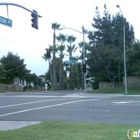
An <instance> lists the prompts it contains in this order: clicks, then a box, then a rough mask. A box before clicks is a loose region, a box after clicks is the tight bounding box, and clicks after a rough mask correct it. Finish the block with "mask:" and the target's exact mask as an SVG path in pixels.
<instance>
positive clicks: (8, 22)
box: [0, 16, 12, 27]
mask: <svg viewBox="0 0 140 140" xmlns="http://www.w3.org/2000/svg"><path fill="white" fill-rule="evenodd" d="M0 24H3V25H6V26H8V27H12V20H10V19H8V18H5V17H2V16H0Z"/></svg>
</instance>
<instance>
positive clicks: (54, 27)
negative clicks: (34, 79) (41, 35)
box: [51, 23, 60, 90]
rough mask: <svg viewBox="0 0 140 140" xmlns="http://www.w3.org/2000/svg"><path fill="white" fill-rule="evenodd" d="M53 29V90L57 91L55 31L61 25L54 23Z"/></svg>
mask: <svg viewBox="0 0 140 140" xmlns="http://www.w3.org/2000/svg"><path fill="white" fill-rule="evenodd" d="M51 27H52V29H53V48H52V49H53V50H52V52H53V58H52V65H53V68H52V70H53V75H52V83H51V84H52V90H56V89H57V78H56V56H55V53H56V52H55V51H54V50H55V49H56V44H55V39H56V35H55V31H56V30H58V29H59V27H60V24H57V23H52V26H51Z"/></svg>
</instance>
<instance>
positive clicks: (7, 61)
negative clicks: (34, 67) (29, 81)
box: [0, 52, 30, 83]
mask: <svg viewBox="0 0 140 140" xmlns="http://www.w3.org/2000/svg"><path fill="white" fill-rule="evenodd" d="M0 63H1V65H2V67H3V68H4V69H5V70H6V75H5V77H6V83H13V81H14V78H16V77H18V78H20V79H24V77H25V75H26V74H28V73H29V72H30V70H27V69H26V64H24V59H21V58H20V57H19V56H18V55H13V54H12V52H9V53H8V54H7V56H3V57H2V58H1V59H0Z"/></svg>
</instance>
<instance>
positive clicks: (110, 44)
mask: <svg viewBox="0 0 140 140" xmlns="http://www.w3.org/2000/svg"><path fill="white" fill-rule="evenodd" d="M95 13H96V16H95V17H94V18H93V21H94V23H92V26H93V28H95V29H96V30H95V29H94V30H95V31H94V32H93V31H89V35H88V38H89V40H90V41H89V45H90V46H89V47H88V52H89V53H88V54H87V57H88V59H87V63H88V65H89V67H90V68H89V72H90V73H93V76H94V77H95V76H96V77H98V79H99V81H112V83H113V87H114V88H115V80H116V78H117V77H119V76H120V75H119V74H120V73H122V72H123V69H120V67H121V65H122V63H123V20H124V19H123V17H122V16H120V15H119V14H117V15H115V16H111V14H110V13H109V12H108V10H107V7H106V5H104V15H103V17H102V18H101V16H100V12H99V11H98V7H96V11H95ZM124 22H125V23H124V24H125V25H126V26H125V27H126V29H125V31H126V32H125V33H126V47H127V48H129V47H131V44H132V43H133V41H134V31H133V27H132V26H130V25H129V23H128V22H126V20H124ZM120 70H122V72H120Z"/></svg>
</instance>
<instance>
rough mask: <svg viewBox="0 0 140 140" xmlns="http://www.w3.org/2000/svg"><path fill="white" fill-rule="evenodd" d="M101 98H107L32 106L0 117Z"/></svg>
mask: <svg viewBox="0 0 140 140" xmlns="http://www.w3.org/2000/svg"><path fill="white" fill-rule="evenodd" d="M101 99H105V98H98V99H87V100H78V101H72V102H66V103H60V104H54V105H49V106H42V107H37V108H31V109H26V110H21V111H16V112H11V113H6V114H2V115H0V117H4V116H9V115H14V114H19V113H23V112H28V111H33V110H39V109H45V108H50V107H56V106H62V105H68V104H73V103H80V102H86V101H95V100H101Z"/></svg>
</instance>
